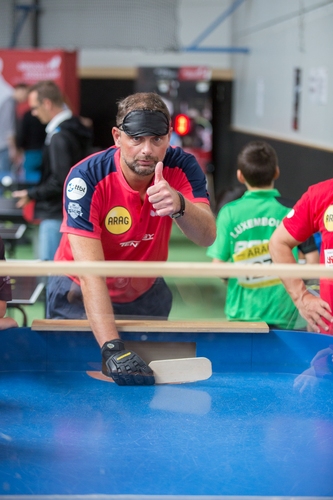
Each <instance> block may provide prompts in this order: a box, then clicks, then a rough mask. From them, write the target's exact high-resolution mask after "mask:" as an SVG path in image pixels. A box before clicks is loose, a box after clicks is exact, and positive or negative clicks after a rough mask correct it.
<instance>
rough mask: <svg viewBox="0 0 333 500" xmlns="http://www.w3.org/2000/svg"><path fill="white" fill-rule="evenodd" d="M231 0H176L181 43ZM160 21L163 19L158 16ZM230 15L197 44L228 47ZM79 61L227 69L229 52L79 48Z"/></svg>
mask: <svg viewBox="0 0 333 500" xmlns="http://www.w3.org/2000/svg"><path fill="white" fill-rule="evenodd" d="M157 1H158V0H157ZM231 3H232V2H230V0H180V1H179V2H178V9H177V10H178V12H177V14H178V21H177V22H178V41H179V45H180V47H187V46H189V45H190V44H191V43H192V42H194V40H196V38H197V37H198V36H199V35H201V34H202V33H203V32H204V31H205V30H206V29H207V28H209V27H210V26H211V25H212V23H213V22H214V21H215V20H216V19H217V18H218V17H219V16H221V14H223V12H225V11H226V10H227V9H228V7H229V6H230V4H231ZM160 22H161V23H163V19H161V20H160ZM230 39H231V16H229V17H227V19H226V20H225V21H224V22H222V23H221V24H220V25H219V26H217V27H216V29H214V30H212V32H211V33H210V35H209V36H207V37H206V38H205V39H204V40H203V41H202V43H201V44H200V47H207V46H214V47H229V46H230ZM79 64H80V66H81V68H84V67H99V66H100V67H107V66H116V67H137V66H198V65H206V66H211V67H212V68H222V69H224V68H225V69H230V65H231V58H230V54H229V53H223V52H216V53H213V52H212V53H206V52H194V53H193V52H185V51H182V52H179V53H177V52H174V51H173V52H172V51H169V52H159V51H154V50H151V51H142V50H136V49H135V48H134V47H133V49H132V50H115V49H112V48H108V49H99V50H98V49H93V50H92V49H87V48H84V49H82V50H81V51H80V58H79Z"/></svg>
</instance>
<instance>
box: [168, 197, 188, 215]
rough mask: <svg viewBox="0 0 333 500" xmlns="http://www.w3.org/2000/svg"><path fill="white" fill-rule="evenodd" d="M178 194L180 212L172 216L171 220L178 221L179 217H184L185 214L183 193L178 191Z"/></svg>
mask: <svg viewBox="0 0 333 500" xmlns="http://www.w3.org/2000/svg"><path fill="white" fill-rule="evenodd" d="M177 194H178V196H179V199H180V210H179V211H178V212H176V213H174V214H172V215H170V217H171V219H178V218H179V217H183V215H184V213H185V198H184V196H183V195H182V193H180V192H179V191H177Z"/></svg>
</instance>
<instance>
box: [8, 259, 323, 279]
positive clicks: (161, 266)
mask: <svg viewBox="0 0 333 500" xmlns="http://www.w3.org/2000/svg"><path fill="white" fill-rule="evenodd" d="M64 274H65V275H69V276H72V275H76V276H112V277H114V278H116V277H122V278H123V277H137V278H140V277H144V278H149V277H157V276H163V277H167V276H169V277H171V276H173V277H177V278H180V277H183V278H184V277H189V278H212V277H214V278H218V277H220V278H236V277H239V276H258V274H260V276H278V277H279V278H303V279H317V278H327V279H333V267H332V266H325V265H323V264H306V265H305V266H302V265H299V264H260V265H258V264H235V263H233V262H223V263H222V262H218V263H214V262H133V261H108V262H105V261H97V262H96V261H80V262H79V261H75V262H73V261H57V262H53V261H52V262H50V261H40V262H33V261H29V260H25V261H19V260H15V262H13V261H12V262H5V261H1V262H0V276H6V275H8V276H60V275H64Z"/></svg>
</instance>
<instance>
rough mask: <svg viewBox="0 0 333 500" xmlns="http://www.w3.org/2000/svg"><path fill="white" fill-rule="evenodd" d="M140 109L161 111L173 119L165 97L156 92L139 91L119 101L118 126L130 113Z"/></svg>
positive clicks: (169, 118) (169, 119)
mask: <svg viewBox="0 0 333 500" xmlns="http://www.w3.org/2000/svg"><path fill="white" fill-rule="evenodd" d="M138 109H140V110H141V109H145V110H150V111H161V112H162V113H163V114H164V115H165V116H166V117H167V119H168V121H169V122H170V121H171V117H170V113H169V110H168V108H167V106H166V104H165V102H164V101H163V99H162V98H161V97H160V96H159V95H158V94H156V93H155V92H137V93H136V94H132V95H129V96H128V97H125V99H122V100H121V101H119V102H118V113H117V116H116V122H117V127H118V126H119V125H121V124H122V123H123V121H124V118H125V116H126V115H128V113H130V112H131V111H134V110H138Z"/></svg>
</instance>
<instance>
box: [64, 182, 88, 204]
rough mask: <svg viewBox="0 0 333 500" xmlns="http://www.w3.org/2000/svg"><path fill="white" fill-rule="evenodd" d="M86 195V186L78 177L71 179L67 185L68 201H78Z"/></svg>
mask: <svg viewBox="0 0 333 500" xmlns="http://www.w3.org/2000/svg"><path fill="white" fill-rule="evenodd" d="M86 193H87V184H86V183H85V181H84V180H83V179H81V178H80V177H75V178H74V179H71V180H70V181H69V183H68V184H67V188H66V196H67V198H69V199H70V200H80V199H81V198H83V197H84V196H85V194H86Z"/></svg>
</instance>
